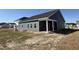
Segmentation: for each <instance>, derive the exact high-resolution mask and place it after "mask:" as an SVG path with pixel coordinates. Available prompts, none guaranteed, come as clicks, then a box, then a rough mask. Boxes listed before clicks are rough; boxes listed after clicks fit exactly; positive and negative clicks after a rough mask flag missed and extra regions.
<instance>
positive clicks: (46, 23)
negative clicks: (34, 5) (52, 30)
mask: <svg viewBox="0 0 79 59" xmlns="http://www.w3.org/2000/svg"><path fill="white" fill-rule="evenodd" d="M46 32H47V33H48V20H46Z"/></svg>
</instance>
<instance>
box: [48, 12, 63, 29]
mask: <svg viewBox="0 0 79 59" xmlns="http://www.w3.org/2000/svg"><path fill="white" fill-rule="evenodd" d="M49 18H50V19H53V20H56V22H57V30H60V29H64V28H65V21H64V18H63V16H62V14H61V12H60V11H57V12H56V13H55V14H54V15H51V16H50V17H49Z"/></svg>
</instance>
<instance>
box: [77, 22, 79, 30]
mask: <svg viewBox="0 0 79 59" xmlns="http://www.w3.org/2000/svg"><path fill="white" fill-rule="evenodd" d="M76 25H77V28H78V29H79V21H76Z"/></svg>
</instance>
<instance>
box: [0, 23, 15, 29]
mask: <svg viewBox="0 0 79 59" xmlns="http://www.w3.org/2000/svg"><path fill="white" fill-rule="evenodd" d="M15 25H16V24H15V23H0V28H13V27H14V26H15Z"/></svg>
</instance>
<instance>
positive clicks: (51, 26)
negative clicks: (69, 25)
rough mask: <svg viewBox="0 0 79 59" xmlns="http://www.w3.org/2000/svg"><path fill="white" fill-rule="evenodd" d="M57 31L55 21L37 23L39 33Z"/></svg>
mask: <svg viewBox="0 0 79 59" xmlns="http://www.w3.org/2000/svg"><path fill="white" fill-rule="evenodd" d="M56 30H57V22H56V20H42V21H39V31H46V32H50V31H51V32H53V31H56Z"/></svg>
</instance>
